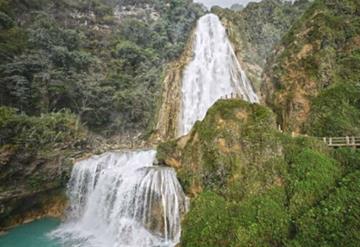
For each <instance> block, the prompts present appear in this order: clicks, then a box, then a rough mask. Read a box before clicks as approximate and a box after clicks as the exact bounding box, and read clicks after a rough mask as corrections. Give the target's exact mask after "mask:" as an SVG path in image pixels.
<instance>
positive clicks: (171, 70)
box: [150, 31, 195, 142]
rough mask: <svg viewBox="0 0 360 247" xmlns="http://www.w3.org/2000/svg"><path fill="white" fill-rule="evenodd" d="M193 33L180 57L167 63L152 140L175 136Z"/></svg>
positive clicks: (168, 138)
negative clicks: (184, 74)
mask: <svg viewBox="0 0 360 247" xmlns="http://www.w3.org/2000/svg"><path fill="white" fill-rule="evenodd" d="M194 37H195V33H194V31H193V32H192V35H190V39H189V40H188V43H187V45H186V48H185V50H184V52H183V54H182V55H181V57H180V58H179V59H178V60H176V61H174V62H172V63H170V64H169V65H168V68H167V71H166V73H165V79H164V81H163V85H162V102H161V106H160V110H159V113H158V117H157V124H156V130H155V133H154V134H153V136H152V137H151V138H150V139H151V140H153V141H154V142H159V141H160V140H162V141H164V140H170V139H173V138H175V137H176V136H177V133H176V130H177V129H178V122H179V113H180V105H181V82H182V79H183V72H184V69H185V67H186V66H187V65H188V64H189V62H190V61H191V59H192V57H193V52H192V50H193V49H192V46H193V42H194Z"/></svg>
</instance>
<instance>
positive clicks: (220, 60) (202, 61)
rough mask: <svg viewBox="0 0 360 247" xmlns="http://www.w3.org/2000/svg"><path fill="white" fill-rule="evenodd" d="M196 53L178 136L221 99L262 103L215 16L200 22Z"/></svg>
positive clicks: (189, 69) (186, 85) (186, 75)
mask: <svg viewBox="0 0 360 247" xmlns="http://www.w3.org/2000/svg"><path fill="white" fill-rule="evenodd" d="M193 53H194V57H193V60H192V61H191V62H190V64H189V65H188V66H187V67H186V69H185V71H184V77H183V81H182V104H181V114H180V118H179V127H178V128H179V131H178V135H179V136H182V135H185V134H187V133H189V131H190V130H191V128H192V127H193V125H194V123H195V122H196V121H197V120H202V119H203V118H204V117H205V114H206V112H207V110H208V109H209V108H210V107H211V106H212V105H213V104H214V103H215V102H216V101H217V100H218V99H220V98H221V97H225V96H227V97H231V95H233V97H238V98H242V99H244V100H246V101H249V102H253V103H254V102H258V101H259V99H258V97H257V95H256V93H255V91H254V89H253V87H252V85H251V83H250V81H249V80H248V78H247V77H246V75H245V72H244V70H243V69H242V68H241V66H240V63H239V61H238V60H237V58H236V55H235V52H234V49H233V47H232V46H231V43H230V41H229V39H228V37H227V34H226V30H225V28H224V26H223V25H222V23H221V22H220V20H219V17H217V16H216V15H214V14H207V15H205V16H203V17H201V18H200V19H199V21H198V23H197V28H196V38H195V41H194V44H193Z"/></svg>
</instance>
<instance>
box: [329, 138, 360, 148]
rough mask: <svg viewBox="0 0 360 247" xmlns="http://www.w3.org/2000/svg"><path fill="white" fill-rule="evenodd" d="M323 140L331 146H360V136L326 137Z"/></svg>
mask: <svg viewBox="0 0 360 247" xmlns="http://www.w3.org/2000/svg"><path fill="white" fill-rule="evenodd" d="M323 141H324V142H325V143H326V144H327V145H328V146H329V147H334V148H337V147H353V148H360V137H355V136H346V137H324V138H323Z"/></svg>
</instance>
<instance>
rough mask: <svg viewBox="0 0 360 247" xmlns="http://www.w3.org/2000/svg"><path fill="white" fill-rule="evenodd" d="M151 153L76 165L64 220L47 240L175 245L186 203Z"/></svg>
mask: <svg viewBox="0 0 360 247" xmlns="http://www.w3.org/2000/svg"><path fill="white" fill-rule="evenodd" d="M155 155H156V152H155V151H153V150H149V151H143V150H141V151H125V152H118V153H117V152H109V153H105V154H103V155H101V156H94V157H92V158H90V159H88V160H83V161H80V162H78V163H77V164H76V165H75V166H74V169H73V172H72V176H71V179H70V181H69V184H68V196H69V198H70V206H69V210H68V215H67V220H66V221H65V223H63V224H62V225H61V226H60V227H59V229H57V230H56V231H54V232H52V233H51V237H52V238H55V239H57V240H58V241H60V242H62V243H63V244H64V246H77V247H82V246H84V247H85V246H86V247H123V246H124V247H125V246H128V247H150V246H175V245H176V244H177V243H178V242H179V241H180V232H181V229H180V221H181V216H182V215H183V214H184V213H186V211H187V203H188V202H187V198H186V196H185V194H184V192H183V190H182V188H181V186H180V184H179V182H178V180H177V178H176V173H175V171H174V170H173V169H172V168H167V167H157V166H153V163H154V160H155Z"/></svg>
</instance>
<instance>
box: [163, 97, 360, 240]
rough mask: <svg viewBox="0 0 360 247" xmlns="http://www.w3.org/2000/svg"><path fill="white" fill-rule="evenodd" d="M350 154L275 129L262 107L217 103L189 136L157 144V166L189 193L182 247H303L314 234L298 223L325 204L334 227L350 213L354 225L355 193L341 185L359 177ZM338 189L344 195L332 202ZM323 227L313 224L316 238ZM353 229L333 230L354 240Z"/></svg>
mask: <svg viewBox="0 0 360 247" xmlns="http://www.w3.org/2000/svg"><path fill="white" fill-rule="evenodd" d="M350 152H352V154H351V155H349V153H348V151H342V150H337V151H336V152H335V154H334V153H333V151H331V150H329V149H328V148H327V147H326V146H325V145H324V144H323V143H322V142H321V141H319V140H317V139H316V138H311V137H297V138H292V137H290V136H288V135H287V134H283V133H281V132H279V131H278V130H277V127H276V123H275V116H274V115H273V113H272V112H271V111H270V110H269V109H268V108H266V107H263V106H260V105H257V104H250V103H247V102H244V101H241V100H220V101H218V102H217V103H216V104H215V105H214V106H213V107H212V108H211V109H210V110H209V111H208V113H207V115H206V117H205V119H204V120H203V121H202V122H197V123H196V124H195V126H194V128H193V130H192V132H191V133H190V134H189V135H188V136H185V137H182V138H180V139H178V140H173V141H170V142H167V143H163V144H161V145H160V146H159V147H158V157H157V158H158V161H159V163H160V164H163V165H167V166H171V167H174V168H175V169H176V170H177V172H178V177H179V179H180V182H181V183H182V185H183V187H184V189H185V191H186V193H187V194H188V195H189V196H190V197H191V198H192V204H191V209H190V212H189V213H188V215H187V216H186V217H185V219H184V222H183V233H182V239H181V246H302V244H304V243H305V242H303V241H305V240H304V236H305V235H306V244H307V246H317V239H318V237H319V234H315V233H316V232H315V230H314V232H312V233H311V234H312V235H311V234H310V233H309V232H307V230H308V229H306V228H304V224H305V223H304V222H305V221H316V220H318V219H319V217H320V216H321V214H323V213H324V212H323V210H324V208H327V206H328V205H327V203H331V205H329V207H330V206H331V207H336V206H339V207H341V210H340V211H336V210H335V209H334V210H332V212H333V213H334V215H333V216H334V218H332V219H334V220H336V221H334V222H335V223H336V224H337V223H339V224H345V222H344V221H341V220H340V219H341V217H342V215H343V213H344V212H350V214H349V219H350V221H349V222H350V224H353V227H355V229H358V230H359V224H358V223H356V220H355V219H356V215H358V213H359V212H358V211H359V209H358V208H356V207H355V205H356V203H358V199H356V198H359V191H358V190H352V189H351V186H348V185H350V184H352V183H354V182H356V181H360V176H359V173H358V172H357V169H358V167H359V165H354V164H360V158H359V157H360V156H359V153H358V151H355V150H353V151H350ZM348 163H351V164H353V165H352V166H348ZM347 178H349V179H350V180H351V181H350V182H349V179H347ZM343 181H347V182H346V183H345V182H343ZM339 193H343V198H340V199H341V200H340V201H335V199H334V197H336V195H337V194H339ZM345 202H349V204H345ZM350 209H351V210H350ZM348 210H350V211H348ZM335 223H334V224H335ZM325 224H329V222H327V221H326V222H325V221H320V223H318V224H316V225H315V226H314V228H316V229H317V230H318V231H319V232H321V233H322V234H324V235H321V236H322V237H323V240H324V241H323V243H326V241H327V237H326V234H332V233H333V232H331V231H332V229H331V228H330V227H328V228H327V229H326V230H324V229H322V228H323V227H324V226H325ZM337 229H340V228H337ZM352 232H354V231H348V232H345V231H342V230H341V229H340V231H339V232H336V236H337V239H336V241H341V239H345V237H347V236H348V237H351V238H352V240H353V241H356V238H354V236H350V235H351V234H352ZM329 237H330V236H329ZM331 238H336V237H334V236H332V237H331Z"/></svg>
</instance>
